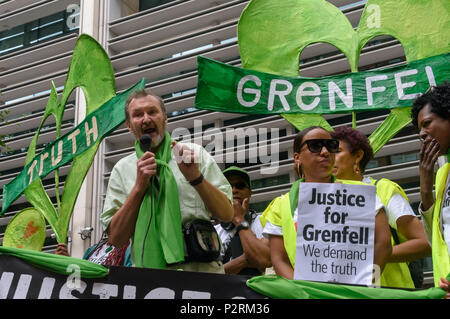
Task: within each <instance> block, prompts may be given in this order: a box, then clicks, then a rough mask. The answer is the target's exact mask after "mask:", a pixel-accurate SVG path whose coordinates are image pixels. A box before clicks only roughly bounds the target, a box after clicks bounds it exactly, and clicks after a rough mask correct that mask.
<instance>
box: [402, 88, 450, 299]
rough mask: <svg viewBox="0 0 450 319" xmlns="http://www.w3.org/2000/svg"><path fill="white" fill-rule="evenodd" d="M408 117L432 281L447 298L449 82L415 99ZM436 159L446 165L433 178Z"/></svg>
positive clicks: (449, 260)
mask: <svg viewBox="0 0 450 319" xmlns="http://www.w3.org/2000/svg"><path fill="white" fill-rule="evenodd" d="M411 117H412V122H413V125H414V126H415V127H416V128H417V130H418V131H419V138H420V139H421V140H422V142H423V144H422V147H421V149H420V158H419V172H420V196H421V200H422V201H421V203H420V205H419V211H420V212H421V214H422V216H423V220H424V225H425V230H426V231H427V233H428V234H429V235H430V237H431V243H432V245H431V247H432V257H433V275H434V282H435V285H436V286H437V285H439V286H440V287H441V288H443V289H445V290H446V291H447V292H448V293H447V298H450V290H449V280H448V279H446V277H447V276H448V275H449V273H450V257H449V256H450V83H448V82H447V83H445V84H442V85H440V86H436V87H431V88H430V89H429V90H428V91H427V92H426V93H425V94H423V95H421V96H420V97H418V98H417V99H416V101H415V102H414V104H413V106H412V110H411ZM440 156H446V157H447V163H446V164H445V165H443V166H441V167H440V168H439V170H438V171H437V174H436V179H434V166H435V164H436V162H437V160H438V158H439V157H440ZM433 182H435V194H436V197H434V196H433Z"/></svg>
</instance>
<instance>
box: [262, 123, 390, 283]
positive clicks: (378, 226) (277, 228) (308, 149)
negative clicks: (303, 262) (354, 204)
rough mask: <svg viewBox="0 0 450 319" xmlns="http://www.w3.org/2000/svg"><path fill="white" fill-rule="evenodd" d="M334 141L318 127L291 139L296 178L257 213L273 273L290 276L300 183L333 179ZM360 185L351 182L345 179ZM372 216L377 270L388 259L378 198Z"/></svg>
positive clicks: (386, 235)
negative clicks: (373, 217) (374, 213)
mask: <svg viewBox="0 0 450 319" xmlns="http://www.w3.org/2000/svg"><path fill="white" fill-rule="evenodd" d="M338 145H339V143H338V141H337V140H333V139H331V135H330V133H329V132H328V131H326V130H324V129H323V128H321V127H310V128H307V129H304V130H303V131H301V132H299V133H298V134H297V136H296V137H295V140H294V161H295V169H296V171H297V173H298V175H299V176H300V177H301V179H300V180H297V181H296V182H294V184H293V185H292V187H291V190H290V192H289V193H287V194H284V195H282V196H280V197H277V198H275V199H274V200H273V201H272V202H271V203H270V204H269V206H268V207H267V208H266V210H265V211H264V213H263V215H262V216H261V222H262V224H263V226H264V230H263V234H265V235H266V236H268V237H269V244H270V256H271V259H272V264H273V267H274V270H275V272H276V274H278V275H280V276H283V277H285V278H287V279H293V277H294V267H295V253H296V238H297V233H296V229H295V227H296V226H295V222H296V221H297V217H296V211H297V209H296V208H297V203H298V189H299V183H300V182H303V181H304V182H315V183H331V182H334V181H335V178H334V176H333V175H332V174H331V171H332V169H333V166H334V161H335V153H336V152H337V150H338ZM345 182H348V183H352V184H362V185H364V184H363V183H360V182H355V181H345ZM376 206H377V207H378V208H379V210H378V213H377V215H376V217H375V245H374V264H377V265H378V266H379V267H380V269H381V271H382V270H383V268H384V266H385V263H386V260H387V259H388V258H389V256H390V254H391V251H392V246H391V242H390V234H389V226H388V220H387V217H386V214H385V212H384V209H383V208H382V204H381V202H380V201H379V202H378V203H377V205H376Z"/></svg>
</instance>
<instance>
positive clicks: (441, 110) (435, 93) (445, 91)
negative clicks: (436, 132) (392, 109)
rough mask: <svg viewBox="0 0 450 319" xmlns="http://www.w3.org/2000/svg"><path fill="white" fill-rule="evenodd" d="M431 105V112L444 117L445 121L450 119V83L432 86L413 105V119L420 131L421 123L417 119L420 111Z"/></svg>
mask: <svg viewBox="0 0 450 319" xmlns="http://www.w3.org/2000/svg"><path fill="white" fill-rule="evenodd" d="M427 104H428V105H430V108H431V112H433V113H434V114H436V115H438V116H439V117H442V118H443V119H449V118H450V82H445V83H444V84H442V85H439V86H432V87H430V89H429V90H428V91H427V92H426V93H425V94H423V95H421V96H419V97H418V98H417V99H416V100H415V101H414V104H413V105H412V109H411V118H412V123H413V125H414V127H415V128H416V129H417V130H418V129H419V123H417V118H418V116H419V112H420V110H421V109H422V108H423V107H424V106H425V105H427Z"/></svg>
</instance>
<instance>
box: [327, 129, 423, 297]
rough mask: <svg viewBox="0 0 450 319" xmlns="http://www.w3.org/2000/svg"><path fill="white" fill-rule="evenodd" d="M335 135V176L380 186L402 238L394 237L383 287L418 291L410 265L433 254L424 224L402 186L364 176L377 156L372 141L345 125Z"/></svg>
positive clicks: (393, 225)
mask: <svg viewBox="0 0 450 319" xmlns="http://www.w3.org/2000/svg"><path fill="white" fill-rule="evenodd" d="M331 136H332V137H333V138H335V139H337V140H339V150H338V152H337V153H336V162H335V164H334V169H333V174H334V175H335V176H336V177H337V178H340V179H349V180H355V181H362V182H364V183H366V184H369V185H376V188H377V195H378V197H379V198H380V199H381V201H382V202H383V205H384V208H385V211H386V213H387V216H388V219H389V226H390V227H391V231H392V233H393V234H394V235H395V236H397V235H398V239H399V244H397V245H394V244H395V239H394V236H391V241H392V245H393V247H392V255H391V257H389V259H388V263H387V264H386V267H385V269H384V272H383V274H382V276H381V286H385V287H399V288H414V287H415V285H414V282H413V279H412V277H411V273H410V270H409V268H408V264H407V263H406V262H411V261H414V260H417V259H420V258H423V257H425V256H429V255H430V254H431V247H430V245H429V244H428V241H427V237H426V235H425V230H424V228H423V225H422V223H421V222H420V220H419V218H417V217H416V215H415V214H414V211H413V209H412V208H411V206H410V205H409V202H408V198H407V196H406V194H405V192H404V191H403V189H402V188H401V187H400V186H399V185H397V184H396V183H394V182H393V181H390V180H388V179H386V178H382V179H380V180H378V181H376V180H374V179H372V178H370V177H367V176H366V177H365V176H363V174H364V172H365V168H366V165H367V163H368V162H369V161H370V160H371V159H372V157H373V151H372V147H371V146H370V142H369V139H368V138H367V137H366V136H365V135H364V134H362V133H361V132H359V131H357V130H354V129H352V128H351V127H344V126H342V127H338V128H336V129H335V130H334V132H331ZM418 286H420V285H419V284H418ZM416 288H420V287H416Z"/></svg>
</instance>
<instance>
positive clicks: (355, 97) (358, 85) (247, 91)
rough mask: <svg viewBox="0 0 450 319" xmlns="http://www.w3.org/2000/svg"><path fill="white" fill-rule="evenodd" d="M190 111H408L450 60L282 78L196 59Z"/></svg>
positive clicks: (449, 73)
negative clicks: (197, 109) (396, 109)
mask: <svg viewBox="0 0 450 319" xmlns="http://www.w3.org/2000/svg"><path fill="white" fill-rule="evenodd" d="M197 62H198V84H197V94H196V99H195V105H196V107H197V108H203V109H207V110H212V111H219V112H235V113H251V114H287V113H289V114H299V113H302V114H333V113H348V112H349V111H371V110H380V109H392V108H399V107H409V106H410V105H411V103H412V101H414V100H415V99H416V98H417V97H418V96H419V95H420V92H425V91H426V90H427V89H428V88H429V87H430V86H431V85H436V83H442V82H444V81H445V80H446V79H448V78H449V77H450V54H449V53H447V54H441V55H438V56H433V57H429V58H426V59H421V60H416V61H413V62H410V63H408V64H407V65H402V66H397V67H393V68H386V69H382V70H376V71H366V72H354V73H349V74H340V75H334V76H325V77H321V78H305V77H300V78H299V77H286V76H281V75H274V74H269V73H264V72H258V71H253V70H249V69H242V68H238V67H234V66H231V65H228V64H225V63H221V62H217V61H214V60H211V59H207V58H204V57H201V56H199V57H198V59H197Z"/></svg>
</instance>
